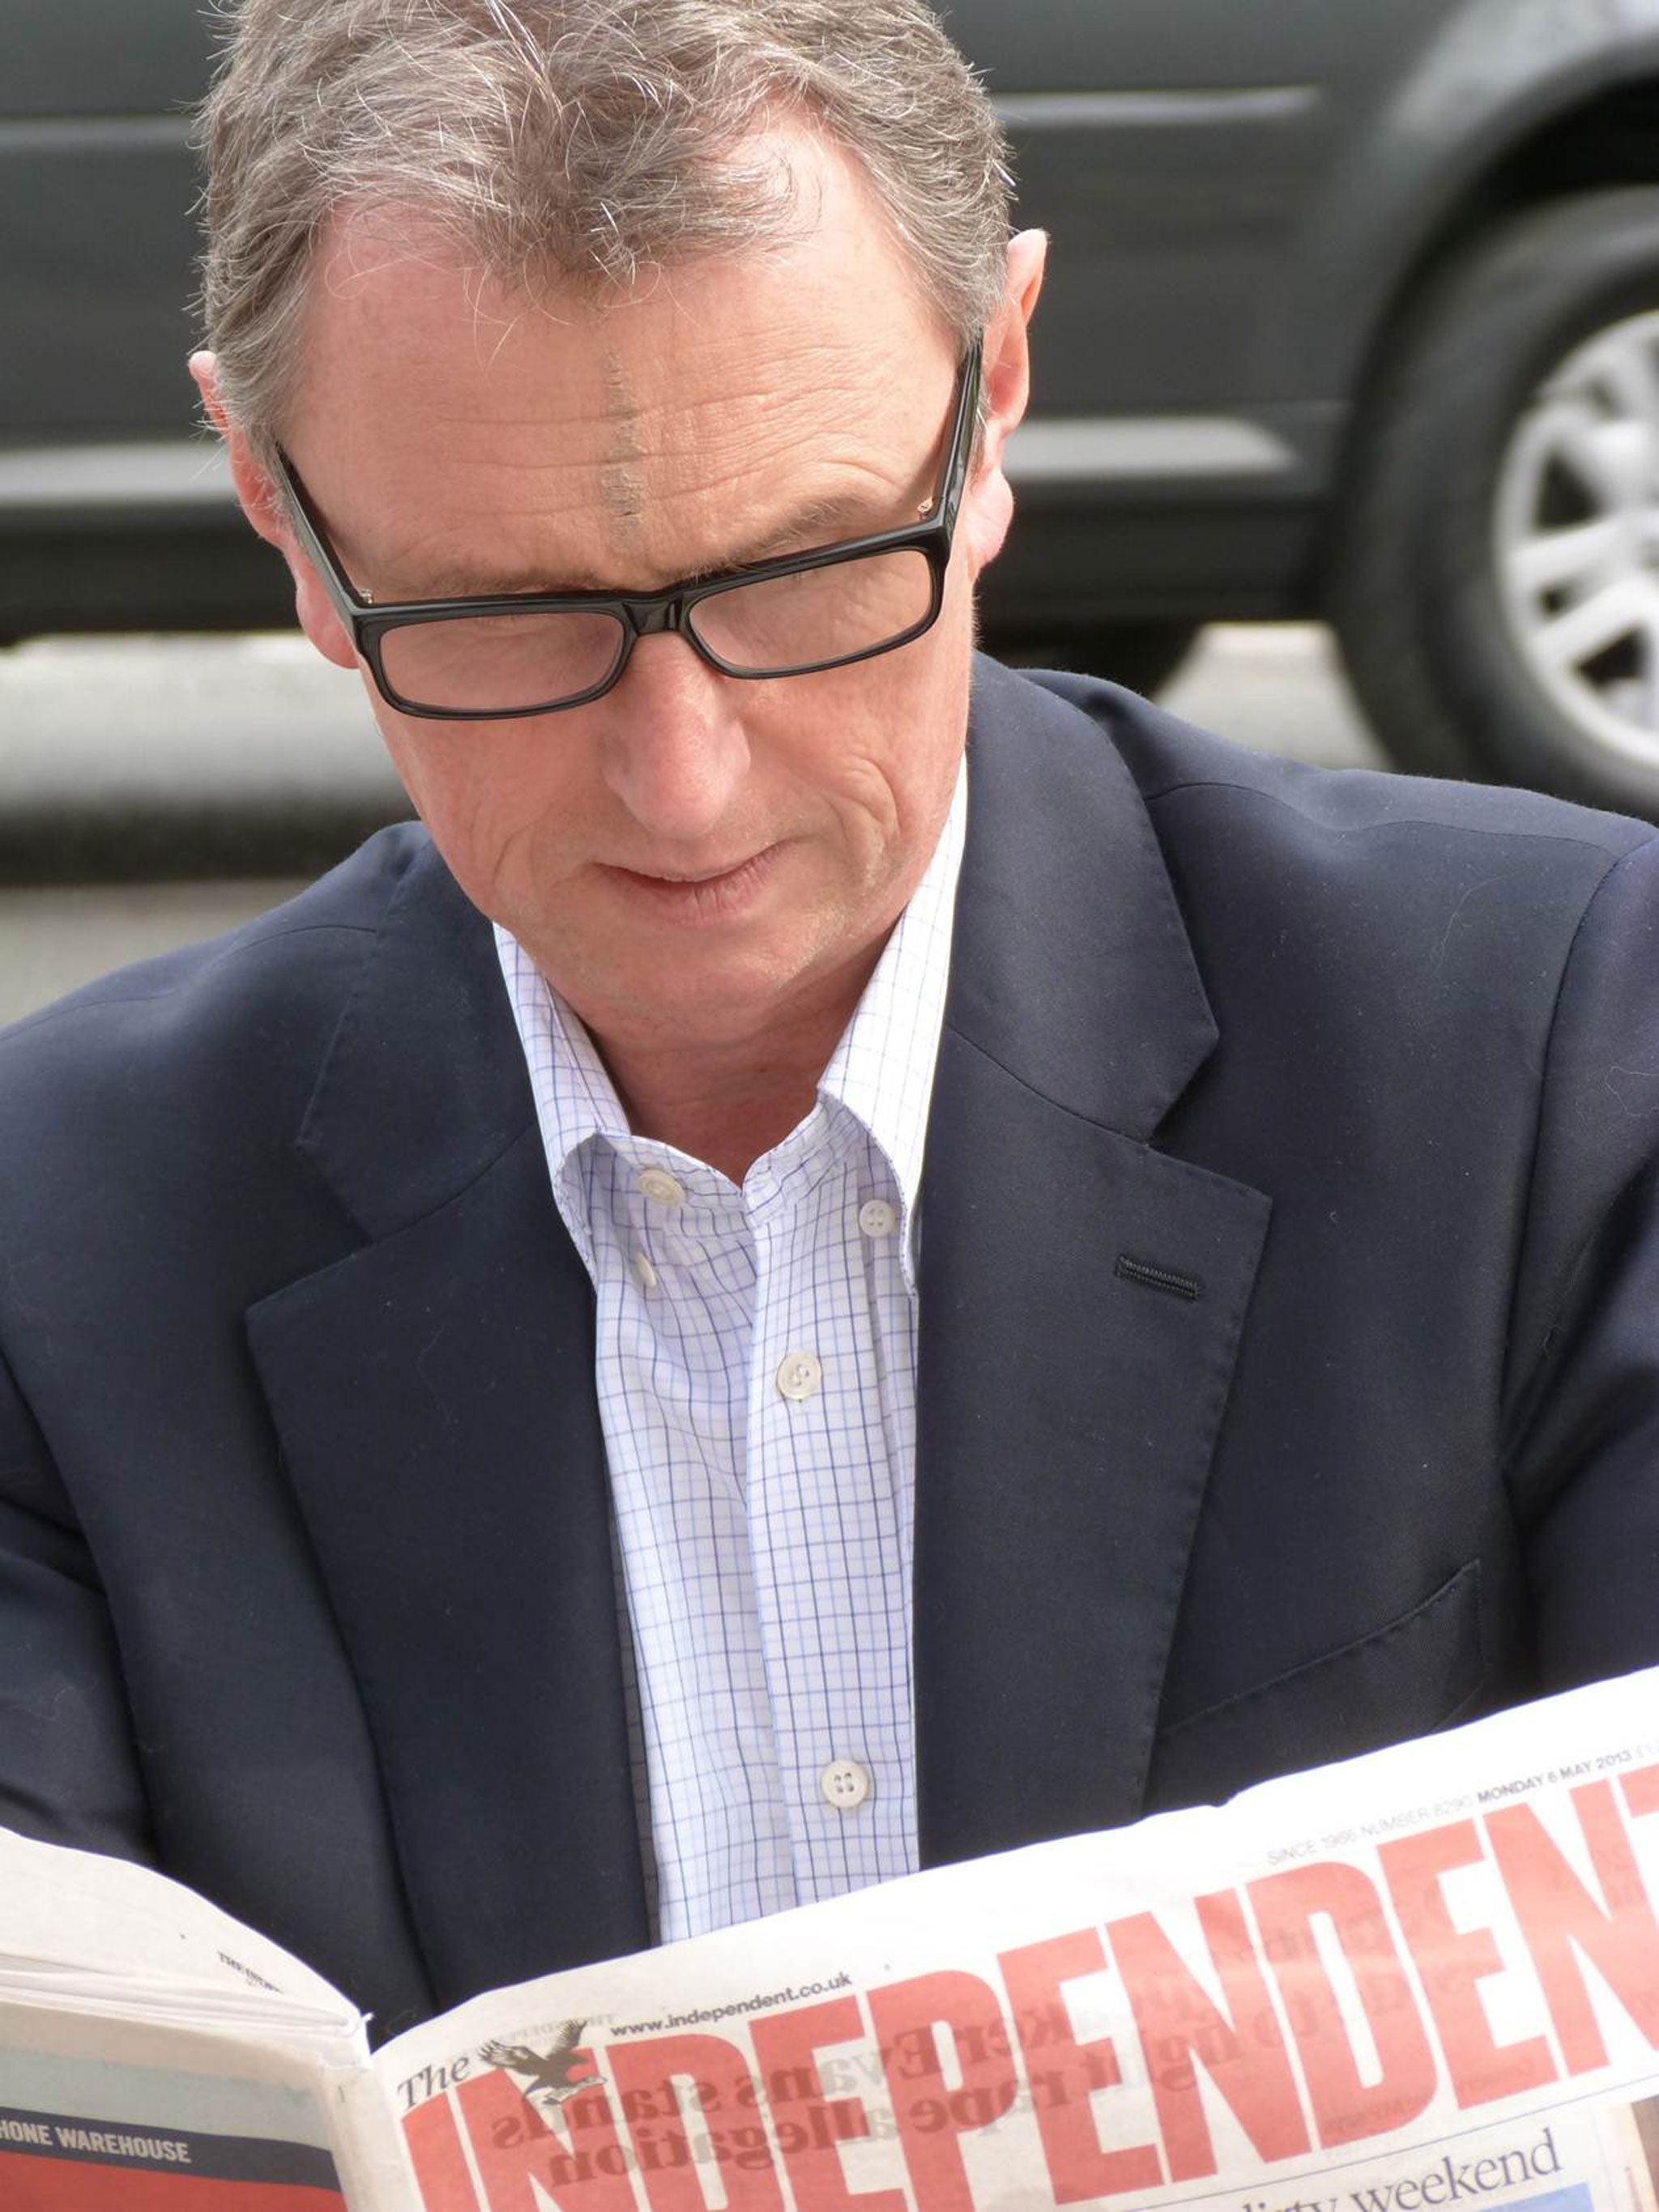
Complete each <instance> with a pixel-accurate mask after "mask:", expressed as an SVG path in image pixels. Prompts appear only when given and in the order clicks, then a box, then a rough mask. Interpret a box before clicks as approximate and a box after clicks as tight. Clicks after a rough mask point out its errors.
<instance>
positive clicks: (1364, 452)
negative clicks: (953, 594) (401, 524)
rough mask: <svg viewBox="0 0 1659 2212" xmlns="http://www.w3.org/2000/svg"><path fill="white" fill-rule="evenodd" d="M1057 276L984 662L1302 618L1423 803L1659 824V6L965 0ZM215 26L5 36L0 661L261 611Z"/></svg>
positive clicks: (5, 25) (33, 17) (37, 30)
mask: <svg viewBox="0 0 1659 2212" xmlns="http://www.w3.org/2000/svg"><path fill="white" fill-rule="evenodd" d="M949 12H950V15H951V22H952V25H953V27H954V29H955V31H956V33H957V37H958V39H959V40H961V42H962V43H963V46H965V47H966V48H967V50H968V52H969V53H970V54H971V55H972V56H973V57H974V58H975V60H976V61H977V62H978V63H979V64H981V66H982V67H983V68H984V70H986V72H987V76H988V78H989V81H990V83H991V86H992V88H993V89H994V92H995V94H997V96H998V98H999V100H1000V102H1001V104H1002V106H1003V109H1004V112H1005V113H1006V117H1007V119H1008V123H1009V125H1010V127H1011V130H1012V135H1013V138H1014V142H1015V145H1016V149H1017V152H1018V167H1019V173H1020V176H1021V180H1022V192H1021V212H1022V216H1023V217H1024V219H1025V220H1026V221H1029V222H1039V223H1042V224H1044V225H1046V226H1047V227H1048V228H1049V229H1051V230H1052V232H1053V233H1054V240H1055V254H1054V274H1053V276H1052V279H1051V283H1050V289H1049V291H1048V296H1047V299H1046V301H1045V303H1044V307H1043V309H1042V348H1041V352H1040V356H1039V365H1040V381H1039V388H1038V401H1037V406H1036V413H1035V416H1034V419H1033V421H1032V422H1031V424H1030V427H1029V428H1028V429H1027V430H1026V431H1025V432H1024V434H1023V435H1022V436H1021V438H1020V440H1019V441H1017V444H1016V447H1015V472H1016V474H1017V477H1018V479H1019V481H1020V483H1021V489H1022V491H1023V497H1024V510H1025V515H1024V524H1023V526H1022V527H1021V528H1020V529H1019V530H1018V532H1016V535H1015V538H1014V541H1013V543H1012V546H1011V549H1010V550H1009V553H1008V554H1007V556H1006V558H1005V560H1004V562H1003V563H1002V564H1001V565H1000V567H999V568H998V569H997V570H996V571H995V573H994V577H993V580H992V582H991V586H990V589H989V592H988V594H987V623H988V626H989V629H990V630H991V634H992V636H993V640H994V642H996V643H998V644H999V645H1000V646H1002V647H1004V648H1005V649H1006V650H1009V651H1011V652H1013V653H1017V654H1022V655H1024V656H1026V657H1030V658H1048V659H1058V660H1060V661H1062V662H1066V661H1069V662H1070V663H1071V664H1072V665H1079V666H1085V665H1086V666H1092V667H1097V668H1099V669H1102V670H1103V671H1106V672H1108V673H1114V674H1119V675H1121V676H1123V677H1125V678H1127V679H1128V680H1130V681H1132V682H1136V683H1139V684H1143V685H1150V684H1153V683H1155V682H1156V681H1157V679H1158V676H1159V675H1160V674H1161V673H1163V672H1164V671H1167V669H1168V668H1169V667H1170V665H1172V664H1173V661H1174V660H1175V659H1176V657H1177V656H1178V654H1179V653H1180V651H1181V649H1182V646H1183V644H1184V642H1185V641H1186V640H1187V639H1188V637H1189V636H1190V635H1191V632H1192V629H1193V628H1194V626H1195V625H1196V624H1197V623H1200V622H1203V621H1206V620H1209V619H1211V618H1212V617H1297V616H1310V615H1317V614H1323V615H1328V617H1330V618H1331V619H1332V620H1334V623H1336V626H1337V628H1338V629H1339V631H1340V635H1341V639H1342V641H1343V645H1344V647H1345V649H1346V654H1347V658H1348V663H1349V666H1350V668H1351V669H1352V673H1353V676H1354V678H1355V680H1356V682H1357V684H1358V689H1359V690H1360V693H1361V695H1362V696H1363V698H1364V702H1365V704H1366V706H1367V707H1368V708H1369V709H1370V713H1371V715H1372V717H1373V719H1374V720H1375V721H1376V725H1377V726H1378V728H1379V730H1380V732H1381V733H1382V735H1383V738H1384V740H1385V742H1386V743H1387V744H1388V745H1389V748H1390V749H1391V750H1392V751H1393V752H1394V754H1395V757H1397V758H1398V759H1399V760H1400V761H1401V763H1403V764H1405V765H1407V766H1408V767H1413V768H1420V769H1437V770H1449V771H1453V772H1458V773H1463V774H1472V775H1488V776H1494V777H1508V778H1512V779H1514V780H1516V781H1525V782H1530V783H1536V784H1541V785H1546V786H1550V787H1555V788H1557V789H1560V790H1564V791H1566V792H1569V793H1574V794H1577V795H1579V796H1583V797H1588V798H1591V799H1596V800H1599V801H1601V802H1602V803H1605V804H1612V805H1621V806H1625V807H1632V808H1636V809H1639V810H1642V811H1649V812H1652V813H1655V814H1659V0H1026V4H1024V5H1021V6H1017V7H1016V6H1011V5H1010V4H1009V0H955V4H954V5H953V6H952V7H951V9H950V11H949ZM209 50H210V37H209V32H208V29H207V27H206V26H205V24H204V20H203V17H202V15H201V14H200V12H199V9H198V6H197V0H0V55H3V66H0V272H3V278H4V298H5V307H4V313H3V316H0V634H5V635H21V634H22V633H24V632H26V631H28V630H30V629H37V628H42V627H51V628H55V629H63V628H94V627H108V626H112V625H118V624H134V623H137V624H143V625H162V626H170V627H171V626H192V627H193V626H206V625H217V624H225V623H237V624H240V623H260V622H266V621H270V620H272V619H277V618H281V617H283V615H284V605H283V596H284V595H283V580H282V577H281V574H280V572H279V571H278V570H277V569H276V567H275V566H274V564H273V563H272V562H271V561H270V557H269V556H268V555H266V554H265V553H264V550H263V549H261V548H260V547H258V545H257V544H256V543H255V541H254V540H253V539H252V537H251V535H249V534H248V533H246V532H243V531H242V530H240V527H238V526H234V524H233V522H232V520H231V517H230V514H229V510H228V494H227V490H226V486H225V483H224V480H223V477H222V473H221V471H219V469H218V467H217V466H216V464H215V463H214V461H213V460H212V459H210V458H209V457H208V456H207V455H206V454H205V453H204V449H203V448H202V447H201V446H199V445H198V444H197V443H194V442H192V441H191V410H190V406H189V404H188V402H189V394H188V391H187V387H186V385H185V378H184V372H183V363H182V356H183V353H184V351H185V343H186V338H187V334H188V325H187V321H186V314H185V300H186V297H187V295H188V291H189V288H190V276H189V268H190V260H191V251H192V235H191V201H192V197H193V192H194V180H193V178H192V174H191V166H190V157H189V155H188V151H187V147H186V125H185V114H184V108H185V105H186V104H187V103H188V102H189V101H190V100H191V99H193V98H194V97H195V96H196V95H197V94H198V93H199V92H200V90H201V89H202V88H203V86H204V84H205V82H206V78H207V73H208V66H209Z"/></svg>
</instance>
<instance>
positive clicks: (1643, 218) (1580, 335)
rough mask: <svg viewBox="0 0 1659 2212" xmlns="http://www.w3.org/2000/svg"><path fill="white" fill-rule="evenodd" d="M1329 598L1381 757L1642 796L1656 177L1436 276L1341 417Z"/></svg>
mask: <svg viewBox="0 0 1659 2212" xmlns="http://www.w3.org/2000/svg"><path fill="white" fill-rule="evenodd" d="M1330 611H1331V614H1332V617H1333V619H1334V622H1335V623H1336V627H1337V629H1338V631H1339V633H1340V638H1341V641H1342V647H1343V652H1344V656H1345V658H1346V661H1347V664H1348V667H1349V670H1350V672H1351V674H1352V678H1353V680H1354V684H1355V688H1356V690H1358V693H1359V696H1360V700H1361V702H1362V704H1363V705H1364V708H1366V710H1367V712H1368V714H1370V718H1371V720H1372V722H1373V723H1374V725H1375V726H1376V732H1377V734H1378V736H1379V738H1381V739H1382V742H1383V745H1384V746H1385V747H1386V748H1387V750H1389V753H1390V754H1391V755H1392V756H1393V757H1394V758H1395V760H1396V761H1397V762H1398V763H1400V764H1401V766H1402V767H1405V768H1409V769H1419V770H1423V771H1426V772H1431V773H1438V774H1450V775H1470V776H1477V777H1483V778H1486V779H1489V780H1492V781H1502V782H1510V783H1519V784H1527V785H1531V786H1533V787H1536V788H1538V789H1541V790H1546V791H1553V792H1557V793H1560V794H1562V795H1563V796H1564V797H1566V798H1570V799H1582V800H1584V801H1587V802H1588V803H1589V804H1590V805H1598V806H1607V807H1613V808H1617V809H1620V810H1621V811H1626V812H1632V813H1639V814H1644V815H1650V816H1653V817H1656V818H1659V189H1656V188H1649V187H1645V186H1644V187H1640V188H1633V189H1627V190H1620V191H1599V192H1595V193H1588V194H1584V195H1582V196H1579V197H1574V198H1572V199H1571V200H1566V201H1559V202H1556V203H1554V204H1552V205H1550V206H1547V207H1544V208H1540V209H1535V210H1531V211H1530V212H1528V214H1526V215H1524V216H1518V217H1516V219H1514V220H1513V221H1512V222H1510V223H1509V224H1507V225H1506V226H1505V227H1504V228H1503V229H1502V230H1501V231H1499V232H1497V233H1494V234H1488V235H1487V236H1486V238H1485V239H1484V240H1482V242H1481V243H1480V245H1479V246H1476V247H1475V248H1474V250H1473V251H1472V252H1469V253H1468V254H1466V255H1465V256H1464V257H1463V258H1462V259H1461V260H1460V261H1459V262H1458V263H1457V264H1456V265H1455V268H1453V269H1452V270H1449V272H1448V273H1447V274H1446V275H1445V276H1443V278H1442V279H1441V280H1440V281H1438V282H1437V283H1436V285H1435V286H1434V288H1433V291H1432V294H1431V296H1430V297H1429V298H1428V299H1427V300H1426V301H1425V303H1424V305H1423V307H1421V308H1420V309H1419V311H1418V313H1416V314H1414V315H1413V317H1412V319H1411V321H1410V324H1409V326H1408V327H1407V330H1406V331H1404V332H1403V333H1402V335H1401V339H1400V341H1399V342H1398V343H1397V345H1396V348H1395V352H1394V356H1393V358H1392V360H1391V362H1389V365H1388V366H1387V368H1385V370H1384V372H1383V375H1382V377H1381V379H1380V380H1379V382H1378V384H1377V386H1376V389H1375V392H1374V394H1373V397H1372V399H1371V401H1370V404H1369V405H1368V407H1367V408H1366V410H1365V411H1364V414H1363V415H1362V416H1361V419H1360V421H1359V422H1358V427H1357V431H1356V437H1355V462H1354V466H1353V470H1352V477H1351V482H1350V486H1349V489H1348V493H1347V496H1346V501H1345V504H1344V508H1343V512H1342V514H1341V517H1340V524H1339V531H1338V541H1337V547H1336V554H1335V559H1334V567H1333V576H1332V588H1331V595H1330Z"/></svg>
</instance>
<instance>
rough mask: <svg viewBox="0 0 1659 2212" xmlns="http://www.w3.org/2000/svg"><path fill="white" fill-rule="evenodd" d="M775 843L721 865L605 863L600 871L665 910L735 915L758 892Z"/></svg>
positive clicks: (701, 915) (707, 916)
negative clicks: (647, 866)
mask: <svg viewBox="0 0 1659 2212" xmlns="http://www.w3.org/2000/svg"><path fill="white" fill-rule="evenodd" d="M780 851H781V846H779V845H766V846H763V847H762V848H761V850H760V851H759V852H758V853H750V854H745V855H744V858H743V859H742V860H730V861H727V863H726V866H724V867H714V868H696V869H690V870H687V869H666V868H665V869H655V868H653V869H650V870H646V869H643V868H624V867H619V866H615V865H614V864H606V866H605V871H604V872H605V874H606V875H608V876H610V877H611V878H612V879H613V880H614V881H615V882H616V883H617V884H619V885H621V886H622V887H623V888H624V889H626V890H630V891H632V892H634V893H635V895H636V896H643V897H645V898H647V899H651V900H654V901H656V902H658V903H659V906H660V908H662V909H664V910H665V911H666V910H670V909H675V910H681V911H684V913H685V914H686V915H695V916H696V917H698V918H700V919H704V920H708V921H714V920H717V919H721V918H725V917H728V916H730V917H735V915H736V914H737V913H738V911H739V910H740V909H741V908H743V906H744V904H745V903H746V902H747V901H748V899H749V898H750V896H752V895H754V894H756V893H757V892H758V890H759V889H760V887H761V885H762V884H763V882H764V880H765V878H766V877H767V876H768V875H769V872H770V867H771V863H772V861H773V860H774V859H775V857H776V855H777V854H778V853H779V852H780Z"/></svg>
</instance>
